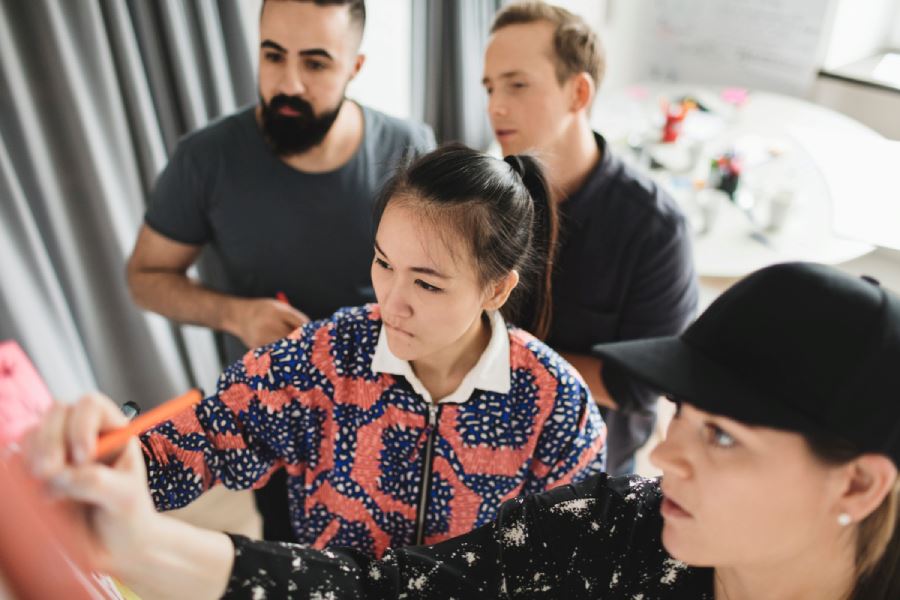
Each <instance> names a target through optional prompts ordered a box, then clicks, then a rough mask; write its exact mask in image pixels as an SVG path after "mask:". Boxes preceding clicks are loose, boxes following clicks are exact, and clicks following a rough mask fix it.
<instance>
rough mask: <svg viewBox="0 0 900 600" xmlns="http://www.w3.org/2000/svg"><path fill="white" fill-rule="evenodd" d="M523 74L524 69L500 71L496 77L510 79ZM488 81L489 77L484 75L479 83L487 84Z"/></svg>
mask: <svg viewBox="0 0 900 600" xmlns="http://www.w3.org/2000/svg"><path fill="white" fill-rule="evenodd" d="M524 74H525V72H524V71H506V72H505V73H500V75H498V76H497V79H512V78H513V77H521V76H522V75H524ZM490 81H491V78H490V77H487V76H485V77H484V78H482V80H481V85H487V84H488V83H490Z"/></svg>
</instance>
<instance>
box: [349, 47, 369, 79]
mask: <svg viewBox="0 0 900 600" xmlns="http://www.w3.org/2000/svg"><path fill="white" fill-rule="evenodd" d="M365 62H366V55H365V54H362V53H360V54H357V55H356V61H355V62H354V64H353V72H352V73H350V81H353V80H354V79H356V76H357V75H359V70H360V69H362V66H363V65H364V64H365Z"/></svg>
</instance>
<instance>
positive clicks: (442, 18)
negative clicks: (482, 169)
mask: <svg viewBox="0 0 900 600" xmlns="http://www.w3.org/2000/svg"><path fill="white" fill-rule="evenodd" d="M499 6H500V0H416V1H415V2H413V22H414V26H413V57H414V61H413V94H414V96H413V100H414V102H413V106H414V108H415V111H416V112H415V114H416V116H417V117H419V118H421V119H422V120H424V121H425V122H426V123H428V124H429V125H431V127H432V128H433V129H434V133H435V136H436V137H437V139H438V141H439V142H450V141H458V142H462V143H464V144H466V145H468V146H471V147H473V148H477V149H479V150H485V149H487V147H488V146H489V145H490V143H491V141H492V140H493V135H492V133H491V128H490V124H489V122H488V119H487V112H486V107H487V103H486V100H485V94H484V89H483V88H482V85H481V77H482V61H483V59H484V49H485V46H486V43H487V38H488V32H489V30H490V26H491V21H492V20H493V18H494V15H495V14H496V12H497V9H498V8H499Z"/></svg>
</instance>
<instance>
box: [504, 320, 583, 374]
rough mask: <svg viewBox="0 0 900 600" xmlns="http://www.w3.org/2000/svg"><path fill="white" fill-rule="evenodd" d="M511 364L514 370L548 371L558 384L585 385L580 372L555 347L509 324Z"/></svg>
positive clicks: (535, 372)
mask: <svg viewBox="0 0 900 600" xmlns="http://www.w3.org/2000/svg"><path fill="white" fill-rule="evenodd" d="M508 329H509V366H510V368H511V369H512V370H514V371H515V370H527V371H531V372H532V373H534V374H537V373H538V372H541V373H546V374H547V375H549V376H550V377H552V378H553V379H555V380H556V381H557V383H558V384H562V385H565V386H573V387H584V388H585V389H586V386H585V384H584V383H583V381H582V380H581V377H580V376H579V375H578V372H577V371H576V370H575V369H574V367H572V365H570V364H569V362H568V361H567V360H566V359H564V358H563V357H562V356H560V355H559V353H557V352H556V350H554V349H553V348H551V347H550V346H548V345H547V344H546V343H544V342H542V341H541V340H539V339H537V338H536V337H534V336H533V335H532V334H530V333H528V332H527V331H525V330H524V329H520V328H518V327H515V326H508Z"/></svg>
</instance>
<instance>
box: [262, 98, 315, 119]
mask: <svg viewBox="0 0 900 600" xmlns="http://www.w3.org/2000/svg"><path fill="white" fill-rule="evenodd" d="M283 107H284V108H290V109H291V110H294V111H296V112H298V113H300V114H301V115H303V116H304V117H308V118H312V117H313V116H314V113H313V107H312V104H310V103H309V102H307V101H306V100H304V99H303V98H298V97H297V96H286V95H284V94H278V95H276V96H273V97H272V99H271V100H269V106H268V109H269V111H271V112H275V111H277V110H278V109H279V108H283Z"/></svg>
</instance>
